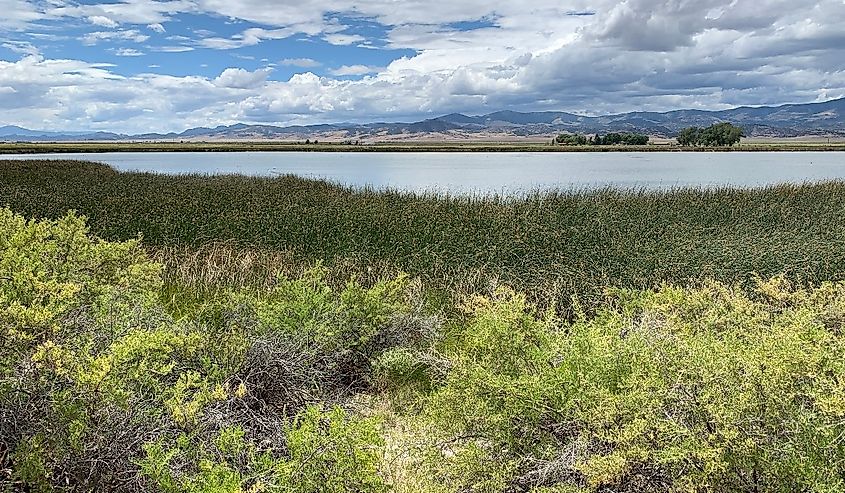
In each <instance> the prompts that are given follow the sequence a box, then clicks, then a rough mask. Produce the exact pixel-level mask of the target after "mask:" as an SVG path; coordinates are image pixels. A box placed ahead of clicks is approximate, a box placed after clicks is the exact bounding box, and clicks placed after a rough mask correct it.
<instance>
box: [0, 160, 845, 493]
mask: <svg viewBox="0 0 845 493" xmlns="http://www.w3.org/2000/svg"><path fill="white" fill-rule="evenodd" d="M71 209H72V210H75V211H78V213H79V214H84V215H86V216H88V219H87V224H86V222H85V220H84V219H82V218H81V217H80V216H78V215H77V214H76V213H68V210H71ZM843 214H845V183H839V182H831V183H820V184H806V185H784V186H776V187H768V188H763V189H721V190H696V189H680V190H674V191H664V192H646V191H639V190H611V189H607V190H598V191H589V192H588V191H583V192H577V191H575V192H557V193H555V192H550V193H537V194H534V195H529V196H525V197H519V198H503V197H486V198H485V197H457V196H454V197H449V196H434V195H417V194H412V193H402V192H378V191H372V190H353V189H349V188H344V187H339V186H336V185H332V184H328V183H325V182H321V181H313V180H305V179H301V178H296V177H292V176H283V177H278V178H246V177H237V176H217V177H207V176H176V177H174V176H165V175H153V174H139V173H118V172H116V171H114V170H112V169H111V168H109V167H107V166H104V165H100V164H94V163H85V162H78V161H2V160H0V338H2V344H0V492H2V493H7V492H8V493H11V492H17V491H38V492H41V491H44V492H47V491H67V492H88V491H120V492H130V493H134V492H144V493H146V492H163V493H259V492H264V491H279V492H284V493H318V492H319V493H323V492H330V493H351V492H355V493H387V492H397V493H430V492H434V493H465V492H490V493H494V492H508V493H510V492H526V493H607V492H610V491H613V492H619V493H639V492H643V491H647V492H654V493H664V492H665V493H671V492H676V491H689V492H701V493H704V492H710V491H719V492H731V493H734V492H735V493H745V492H752V491H753V492H760V493H763V492H765V493H769V492H771V493H791V492H794V491H829V492H833V491H843V489H845V442H844V441H843V439H842V437H843V436H845V421H843V419H842V417H843V416H845V386H843V382H845V363H844V362H843V358H842V354H843V353H845V331H843V330H842V328H843V327H845V283H843V282H841V281H842V280H843V279H845V224H843V222H842V220H841V218H842V217H843ZM39 218H41V219H39ZM89 230H90V232H89ZM139 234H140V236H141V239H140V240H138V239H137V238H138V236H139ZM98 237H99V238H98ZM100 238H103V239H105V240H106V241H103V240H101V239H100ZM127 240H128V241H127ZM403 272H404V273H407V274H409V275H405V274H402V273H403ZM508 286H509V287H508ZM514 288H515V289H514ZM520 293H527V294H528V296H525V295H524V294H520Z"/></svg>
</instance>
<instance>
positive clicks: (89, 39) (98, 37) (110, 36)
mask: <svg viewBox="0 0 845 493" xmlns="http://www.w3.org/2000/svg"><path fill="white" fill-rule="evenodd" d="M148 39H150V37H149V36H147V35H146V34H141V33H140V32H139V31H138V30H136V29H126V30H119V31H96V32H92V33H87V34H85V35H84V36H82V43H83V44H86V45H95V44H97V43H99V42H101V41H131V42H134V43H143V42H144V41H146V40H148Z"/></svg>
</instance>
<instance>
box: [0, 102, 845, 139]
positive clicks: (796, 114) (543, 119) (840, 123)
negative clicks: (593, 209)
mask: <svg viewBox="0 0 845 493" xmlns="http://www.w3.org/2000/svg"><path fill="white" fill-rule="evenodd" d="M719 122H731V123H733V124H735V125H739V126H741V127H743V129H744V130H745V133H746V135H747V136H750V137H800V136H812V135H815V136H845V98H842V99H835V100H831V101H826V102H823V103H807V104H787V105H782V106H762V107H750V106H743V107H738V108H733V109H729V110H722V111H706V110H675V111H668V112H662V113H660V112H630V113H620V114H615V115H606V116H583V115H576V114H573V113H566V112H559V111H543V112H531V113H520V112H516V111H498V112H495V113H489V114H486V115H479V116H469V115H464V114H461V113H452V114H449V115H444V116H441V117H438V118H431V119H427V120H422V121H418V122H412V123H389V122H377V123H365V124H360V123H340V124H323V125H308V126H285V127H281V126H274V125H251V124H243V123H239V124H236V125H228V126H218V127H215V128H205V127H199V128H192V129H190V130H186V131H184V132H181V133H168V134H159V133H148V134H138V135H126V134H117V133H111V132H46V131H37V130H29V129H25V128H21V127H17V126H5V127H0V140H3V141H40V142H51V141H53V142H57V141H125V140H132V141H173V140H184V141H208V140H306V139H321V140H332V141H337V140H364V141H367V140H370V141H375V140H402V139H421V138H428V139H439V140H459V139H473V138H475V139H485V140H487V139H497V138H519V137H541V136H546V137H550V136H553V135H556V134H559V133H563V132H571V133H581V134H594V133H607V132H638V133H644V134H648V135H651V136H655V137H673V136H675V135H677V133H678V131H680V130H681V129H682V128H685V127H690V126H708V125H711V124H713V123H719Z"/></svg>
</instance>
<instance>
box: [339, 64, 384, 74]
mask: <svg viewBox="0 0 845 493" xmlns="http://www.w3.org/2000/svg"><path fill="white" fill-rule="evenodd" d="M380 70H382V69H381V68H380V67H370V66H368V65H343V66H342V67H338V68H335V69H332V70H330V71H329V72H330V73H331V74H332V75H337V76H346V75H366V74H372V73H375V72H378V71H380Z"/></svg>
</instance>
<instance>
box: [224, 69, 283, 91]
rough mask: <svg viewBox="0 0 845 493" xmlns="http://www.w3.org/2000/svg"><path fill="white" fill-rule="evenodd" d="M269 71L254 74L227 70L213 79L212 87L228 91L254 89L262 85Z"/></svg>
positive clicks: (264, 70)
mask: <svg viewBox="0 0 845 493" xmlns="http://www.w3.org/2000/svg"><path fill="white" fill-rule="evenodd" d="M270 72H271V70H270V69H261V70H256V71H254V72H250V71H248V70H244V69H242V68H227V69H226V70H224V71H223V73H222V74H220V76H219V77H217V78H216V79H214V85H215V86H217V87H225V88H229V89H254V88H256V87H260V86H262V85H264V83H265V82H266V81H267V77H269V76H270Z"/></svg>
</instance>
